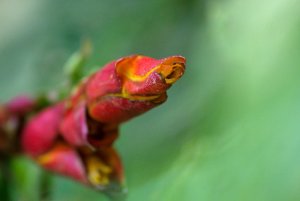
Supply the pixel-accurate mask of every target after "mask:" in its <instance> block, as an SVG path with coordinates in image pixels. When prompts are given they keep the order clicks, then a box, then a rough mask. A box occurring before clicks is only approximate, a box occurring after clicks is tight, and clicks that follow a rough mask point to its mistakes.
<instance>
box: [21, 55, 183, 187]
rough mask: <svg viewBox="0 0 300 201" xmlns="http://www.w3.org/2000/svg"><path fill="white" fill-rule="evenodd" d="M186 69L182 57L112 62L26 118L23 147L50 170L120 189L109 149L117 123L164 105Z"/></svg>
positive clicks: (119, 169)
mask: <svg viewBox="0 0 300 201" xmlns="http://www.w3.org/2000/svg"><path fill="white" fill-rule="evenodd" d="M184 70H185V59H184V58H183V57H181V56H172V57H168V58H165V59H160V60H157V59H153V58H150V57H145V56H139V55H134V56H129V57H124V58H121V59H119V60H117V61H113V62H111V63H109V64H107V65H106V66H104V68H102V69H101V70H99V71H98V72H96V73H95V74H93V75H92V76H90V77H89V78H87V79H86V80H85V81H83V82H82V83H81V84H80V85H79V87H77V90H76V91H75V93H73V95H72V96H71V97H70V98H69V99H66V100H65V101H63V102H62V103H59V104H57V105H55V106H52V107H49V108H47V109H45V110H43V111H42V112H40V113H39V114H37V115H36V116H34V117H33V118H32V119H30V121H29V122H28V123H27V125H26V126H25V128H24V130H23V134H22V144H23V148H24V150H25V152H26V153H28V154H29V155H30V156H31V157H32V158H34V159H35V160H36V161H37V162H38V163H40V164H41V165H42V166H43V167H45V168H46V169H48V170H51V171H54V172H57V173H60V174H62V175H65V176H69V177H71V178H73V179H75V180H78V181H81V182H82V183H84V184H87V185H91V186H93V187H95V188H97V189H102V190H107V191H110V190H111V191H115V190H116V189H118V190H119V188H120V187H121V186H122V185H123V183H124V176H123V169H122V164H121V160H120V158H119V156H118V154H117V152H116V151H115V150H114V148H113V142H114V141H115V139H116V138H117V136H118V126H119V124H120V123H121V122H124V121H126V120H129V119H130V118H132V117H134V116H137V115H139V114H142V113H144V112H146V111H148V110H149V109H151V108H153V107H155V106H158V105H160V104H161V103H163V102H164V101H165V100H166V99H167V94H166V90H167V89H168V88H170V87H171V85H172V84H173V83H174V82H176V81H177V80H178V79H179V78H180V77H181V76H182V75H183V73H184Z"/></svg>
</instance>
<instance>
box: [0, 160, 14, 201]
mask: <svg viewBox="0 0 300 201" xmlns="http://www.w3.org/2000/svg"><path fill="white" fill-rule="evenodd" d="M0 171H1V175H0V176H1V181H0V182H1V183H0V197H1V200H3V201H11V200H12V198H11V189H10V186H11V170H10V158H9V157H3V158H1V161H0Z"/></svg>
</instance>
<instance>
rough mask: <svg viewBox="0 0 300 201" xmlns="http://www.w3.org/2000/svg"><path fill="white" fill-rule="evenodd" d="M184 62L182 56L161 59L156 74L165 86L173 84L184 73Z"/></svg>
mask: <svg viewBox="0 0 300 201" xmlns="http://www.w3.org/2000/svg"><path fill="white" fill-rule="evenodd" d="M185 63H186V60H185V58H184V57H182V56H171V57H167V58H165V59H163V61H162V63H161V64H160V68H159V69H158V70H157V72H158V73H159V74H160V75H161V76H162V77H163V79H164V80H165V82H166V83H167V84H173V83H175V82H176V81H177V80H178V79H179V78H181V76H182V75H183V73H184V71H185Z"/></svg>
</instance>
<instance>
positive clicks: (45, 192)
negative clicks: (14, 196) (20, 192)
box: [39, 170, 52, 201]
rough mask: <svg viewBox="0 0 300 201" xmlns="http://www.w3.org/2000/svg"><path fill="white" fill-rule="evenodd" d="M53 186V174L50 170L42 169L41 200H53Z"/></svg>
mask: <svg viewBox="0 0 300 201" xmlns="http://www.w3.org/2000/svg"><path fill="white" fill-rule="evenodd" d="M51 187H52V178H51V175H50V174H49V173H48V172H46V171H44V170H42V172H41V177H40V189H39V200H40V201H49V200H51Z"/></svg>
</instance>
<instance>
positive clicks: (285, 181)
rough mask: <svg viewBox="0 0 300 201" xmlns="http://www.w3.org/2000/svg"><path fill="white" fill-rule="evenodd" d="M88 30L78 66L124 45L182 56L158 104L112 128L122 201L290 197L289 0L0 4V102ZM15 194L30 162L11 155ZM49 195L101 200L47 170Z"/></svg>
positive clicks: (43, 87)
mask: <svg viewBox="0 0 300 201" xmlns="http://www.w3.org/2000/svg"><path fill="white" fill-rule="evenodd" d="M85 37H86V38H89V39H90V40H91V41H92V43H93V47H94V51H93V55H92V57H91V59H90V60H89V63H88V65H87V67H88V68H87V70H89V69H92V68H95V67H97V66H98V67H100V66H102V65H103V64H105V63H106V62H108V61H110V60H114V59H116V58H119V57H121V56H125V55H130V54H134V53H139V54H144V55H148V56H152V57H155V58H163V57H166V56H170V55H178V54H180V55H183V56H185V57H186V58H187V60H188V63H187V71H186V74H185V76H184V77H183V78H182V79H181V80H180V81H179V82H178V83H176V85H175V86H174V87H172V88H171V89H170V91H169V100H168V101H167V103H166V104H164V105H162V106H160V107H159V108H157V109H155V110H153V111H151V112H149V113H147V114H145V115H143V116H141V117H139V118H137V119H135V120H132V121H130V122H128V123H126V124H124V125H123V126H122V127H121V133H122V134H121V137H120V139H119V140H118V142H117V147H118V150H119V152H120V154H121V156H122V159H123V162H124V166H125V172H126V177H127V184H128V188H129V194H128V201H141V200H143V201H157V200H162V201H196V200H197V201H198V200H199V201H200V200H203V201H241V200H243V201H254V200H255V201H277V200H278V201H282V200H285V201H297V200H300V157H299V153H300V132H299V131H300V122H299V120H300V104H299V102H300V89H299V88H300V87H299V86H300V79H299V75H300V2H299V1H297V0H263V1H259V0H252V1H242V0H228V1H221V0H210V1H209V0H199V1H197V0H173V1H171V0H152V1H140V0H126V1H122V0H111V1H104V0H102V1H100V0H90V1H79V0H65V1H58V0H52V1H50V0H48V1H40V0H27V1H21V0H0V84H1V93H0V100H1V102H2V101H7V100H9V99H10V98H12V97H13V96H16V95H17V94H24V93H25V94H32V95H35V94H39V93H41V92H43V91H49V90H51V89H55V88H56V87H58V86H59V83H61V82H62V81H63V79H64V78H63V75H62V66H63V64H64V63H65V61H66V60H67V58H69V56H70V55H71V54H72V53H73V52H74V51H76V50H77V49H78V48H79V46H80V41H81V39H82V38H85ZM14 168H15V169H16V170H15V172H16V173H17V175H16V177H15V182H14V183H15V188H14V189H12V191H13V192H14V193H13V195H14V196H15V198H16V200H20V201H34V200H37V195H38V188H39V187H38V182H37V181H38V178H39V175H40V170H39V168H38V167H37V166H35V165H34V164H33V163H32V162H30V161H29V160H27V159H26V158H21V159H18V160H15V161H14ZM51 194H52V200H53V201H81V200H90V201H92V200H104V201H105V200H107V198H106V197H105V196H103V195H102V194H101V193H97V192H95V191H93V190H91V189H88V188H86V187H84V186H81V185H80V184H77V183H74V182H72V181H70V180H68V179H65V178H61V177H58V176H54V184H53V188H52V189H51Z"/></svg>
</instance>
